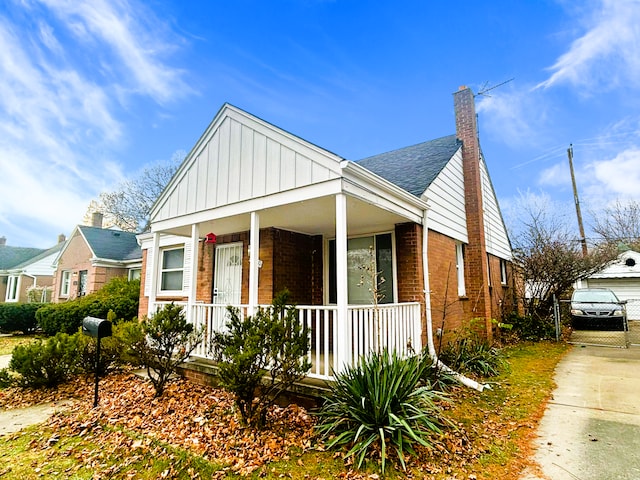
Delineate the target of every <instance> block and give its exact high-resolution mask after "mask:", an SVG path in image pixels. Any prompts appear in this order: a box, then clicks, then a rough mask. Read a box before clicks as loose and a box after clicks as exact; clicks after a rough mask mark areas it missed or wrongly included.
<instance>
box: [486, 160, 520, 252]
mask: <svg viewBox="0 0 640 480" xmlns="http://www.w3.org/2000/svg"><path fill="white" fill-rule="evenodd" d="M480 178H481V182H482V205H483V216H484V235H485V242H486V247H487V253H490V254H492V255H495V256H497V257H500V258H503V259H505V260H511V259H512V258H513V255H512V253H511V242H509V235H508V234H507V229H506V228H505V226H504V221H503V219H502V214H501V213H500V207H499V206H498V200H497V199H496V194H495V191H494V190H493V185H492V183H491V177H489V171H488V170H487V165H486V163H485V162H484V159H483V158H481V159H480Z"/></svg>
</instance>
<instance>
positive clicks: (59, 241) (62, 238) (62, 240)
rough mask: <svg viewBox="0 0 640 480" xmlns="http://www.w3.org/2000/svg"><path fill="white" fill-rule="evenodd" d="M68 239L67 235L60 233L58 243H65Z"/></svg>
mask: <svg viewBox="0 0 640 480" xmlns="http://www.w3.org/2000/svg"><path fill="white" fill-rule="evenodd" d="M66 241H67V237H66V236H65V235H64V233H61V234H60V235H58V243H63V242H66Z"/></svg>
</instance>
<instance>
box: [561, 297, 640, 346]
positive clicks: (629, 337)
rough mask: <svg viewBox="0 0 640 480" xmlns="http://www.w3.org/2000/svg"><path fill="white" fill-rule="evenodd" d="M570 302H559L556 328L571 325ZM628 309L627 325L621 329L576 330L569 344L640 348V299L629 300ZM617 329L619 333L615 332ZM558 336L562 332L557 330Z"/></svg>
mask: <svg viewBox="0 0 640 480" xmlns="http://www.w3.org/2000/svg"><path fill="white" fill-rule="evenodd" d="M569 304H570V301H569V300H562V301H560V302H557V304H556V308H555V309H554V311H555V317H556V318H555V320H556V328H557V329H559V328H560V325H561V324H563V323H564V324H565V325H571V314H570V308H569ZM625 305H626V309H627V325H626V326H625V327H622V328H620V326H618V325H616V326H614V327H612V329H611V330H609V329H604V328H599V329H593V330H586V329H580V330H577V329H574V330H573V331H572V332H571V336H570V338H569V343H573V344H576V345H594V346H603V347H617V348H629V347H631V346H640V299H629V300H626V302H625ZM613 328H617V329H618V331H615V330H613ZM557 332H558V335H559V334H560V333H559V332H560V330H557Z"/></svg>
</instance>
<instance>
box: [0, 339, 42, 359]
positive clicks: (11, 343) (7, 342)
mask: <svg viewBox="0 0 640 480" xmlns="http://www.w3.org/2000/svg"><path fill="white" fill-rule="evenodd" d="M40 337H41V336H40V335H10V336H4V335H2V336H0V355H9V354H10V353H11V352H12V351H13V348H14V347H15V346H17V345H26V344H28V343H31V342H34V341H35V340H36V339H37V338H40Z"/></svg>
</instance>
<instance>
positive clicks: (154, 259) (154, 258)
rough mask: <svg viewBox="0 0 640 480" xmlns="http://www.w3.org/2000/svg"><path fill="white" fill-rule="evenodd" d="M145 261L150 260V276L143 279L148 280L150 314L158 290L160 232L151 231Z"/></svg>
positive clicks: (148, 313)
mask: <svg viewBox="0 0 640 480" xmlns="http://www.w3.org/2000/svg"><path fill="white" fill-rule="evenodd" d="M147 262H151V266H150V268H148V269H147V272H150V274H151V278H147V279H145V281H147V282H149V309H148V312H147V315H151V314H152V313H154V312H155V310H156V292H157V291H158V264H159V263H160V234H159V233H158V232H153V247H152V248H151V255H149V251H147Z"/></svg>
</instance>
